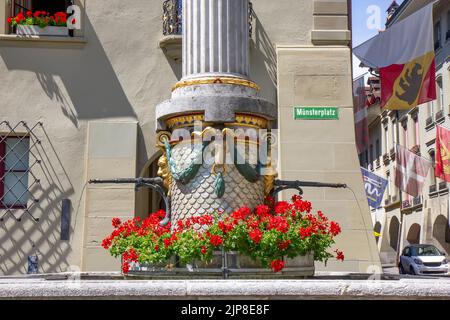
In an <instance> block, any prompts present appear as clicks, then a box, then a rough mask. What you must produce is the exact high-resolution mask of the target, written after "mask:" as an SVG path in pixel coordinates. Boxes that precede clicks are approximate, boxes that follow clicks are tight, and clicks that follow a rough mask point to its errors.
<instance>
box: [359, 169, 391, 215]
mask: <svg viewBox="0 0 450 320" xmlns="http://www.w3.org/2000/svg"><path fill="white" fill-rule="evenodd" d="M361 172H362V175H363V179H364V187H365V189H366V195H367V202H368V203H369V206H371V207H372V208H374V209H378V208H379V207H380V206H381V202H382V201H383V196H384V192H385V191H386V187H387V184H388V181H387V180H386V179H385V178H383V177H380V176H378V175H376V174H374V173H372V172H370V171H368V170H366V169H365V168H361Z"/></svg>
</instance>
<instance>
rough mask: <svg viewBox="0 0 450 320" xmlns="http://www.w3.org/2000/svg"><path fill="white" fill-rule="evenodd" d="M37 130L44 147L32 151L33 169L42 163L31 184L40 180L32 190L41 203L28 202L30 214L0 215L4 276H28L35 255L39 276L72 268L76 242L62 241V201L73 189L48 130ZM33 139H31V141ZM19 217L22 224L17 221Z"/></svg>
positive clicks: (1, 271)
mask: <svg viewBox="0 0 450 320" xmlns="http://www.w3.org/2000/svg"><path fill="white" fill-rule="evenodd" d="M38 129H40V130H37V129H36V130H35V131H34V130H33V133H34V134H35V135H36V139H39V140H40V141H41V143H37V144H35V147H32V148H30V152H29V155H30V167H31V164H32V163H34V161H35V160H36V159H37V160H40V163H38V164H36V165H35V166H33V167H31V169H30V170H31V173H29V179H30V180H32V179H33V175H34V176H36V177H37V178H38V179H40V183H37V184H33V185H32V186H31V188H30V193H31V194H32V195H33V197H35V198H36V199H38V200H39V202H38V203H36V204H34V205H31V200H29V201H28V205H29V206H28V208H29V212H26V211H25V210H23V209H13V210H12V211H11V212H6V211H5V210H2V211H1V212H0V214H1V215H3V214H4V213H6V214H5V216H4V221H3V222H0V274H3V275H13V274H18V273H22V274H23V273H26V272H27V261H28V256H31V255H36V254H37V255H38V259H39V272H40V273H49V272H63V271H67V269H68V267H69V266H70V264H69V262H68V256H69V254H70V253H71V251H72V250H71V241H72V240H73V239H71V238H70V239H69V241H62V240H60V239H61V230H60V226H61V201H62V200H63V199H66V198H69V197H70V196H71V195H73V194H74V188H73V185H72V183H71V181H70V178H69V177H68V175H67V173H66V170H65V169H64V166H63V165H62V163H61V161H60V159H59V157H58V154H57V152H56V151H55V149H54V147H53V144H52V142H51V139H50V138H49V136H48V135H47V133H46V131H45V129H44V128H43V127H42V128H40V127H38ZM34 139H35V138H33V135H30V140H32V141H33V140H34ZM32 141H30V145H33V143H32ZM71 212H72V213H73V212H74V210H73V208H71ZM20 217H22V219H21V221H16V219H17V218H20ZM32 217H34V218H39V221H38V222H36V221H35V220H34V219H33V218H32ZM76 220H77V216H76V214H75V215H74V216H72V217H71V225H70V234H73V230H74V228H75V221H76Z"/></svg>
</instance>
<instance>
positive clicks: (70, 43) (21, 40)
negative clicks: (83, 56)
mask: <svg viewBox="0 0 450 320" xmlns="http://www.w3.org/2000/svg"><path fill="white" fill-rule="evenodd" d="M5 44H7V45H12V46H26V47H31V46H32V47H42V46H43V47H51V46H57V47H62V48H64V47H68V48H71V47H80V46H84V45H86V44H87V40H86V38H85V37H48V36H47V37H45V36H19V35H16V34H0V45H5Z"/></svg>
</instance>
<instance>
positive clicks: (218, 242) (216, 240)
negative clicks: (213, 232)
mask: <svg viewBox="0 0 450 320" xmlns="http://www.w3.org/2000/svg"><path fill="white" fill-rule="evenodd" d="M209 242H210V243H211V244H212V245H213V246H214V247H218V246H220V245H221V244H222V243H223V239H222V237H221V236H211V239H209Z"/></svg>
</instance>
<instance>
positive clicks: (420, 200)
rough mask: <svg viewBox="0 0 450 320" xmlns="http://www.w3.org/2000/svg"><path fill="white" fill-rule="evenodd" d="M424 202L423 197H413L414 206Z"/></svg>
mask: <svg viewBox="0 0 450 320" xmlns="http://www.w3.org/2000/svg"><path fill="white" fill-rule="evenodd" d="M421 204H422V197H421V196H418V197H415V198H414V199H413V206H414V207H415V206H419V205H421Z"/></svg>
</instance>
